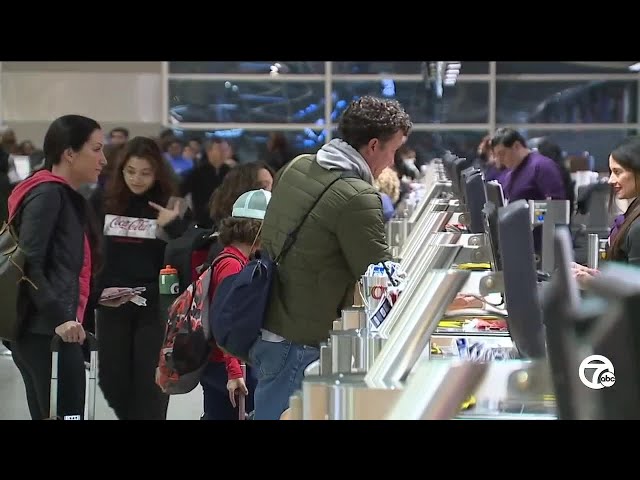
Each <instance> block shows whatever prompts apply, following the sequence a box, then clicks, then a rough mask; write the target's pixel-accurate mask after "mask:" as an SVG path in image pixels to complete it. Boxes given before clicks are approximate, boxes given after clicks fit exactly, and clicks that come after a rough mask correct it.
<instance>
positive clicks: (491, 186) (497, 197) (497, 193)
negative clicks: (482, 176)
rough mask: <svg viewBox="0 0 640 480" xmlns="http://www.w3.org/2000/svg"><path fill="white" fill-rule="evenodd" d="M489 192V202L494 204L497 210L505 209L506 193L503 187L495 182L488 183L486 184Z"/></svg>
mask: <svg viewBox="0 0 640 480" xmlns="http://www.w3.org/2000/svg"><path fill="white" fill-rule="evenodd" d="M485 189H486V190H487V201H488V202H492V203H493V204H494V205H495V206H496V207H497V208H500V207H504V203H505V202H504V192H503V190H502V185H500V184H499V183H498V182H496V181H495V180H492V181H490V182H487V183H486V184H485Z"/></svg>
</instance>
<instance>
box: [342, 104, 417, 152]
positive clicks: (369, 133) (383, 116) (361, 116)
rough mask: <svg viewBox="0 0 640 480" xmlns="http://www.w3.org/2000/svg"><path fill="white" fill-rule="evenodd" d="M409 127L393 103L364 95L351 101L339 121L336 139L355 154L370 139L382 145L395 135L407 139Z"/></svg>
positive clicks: (396, 105)
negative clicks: (397, 134)
mask: <svg viewBox="0 0 640 480" xmlns="http://www.w3.org/2000/svg"><path fill="white" fill-rule="evenodd" d="M411 127H413V123H411V119H410V118H409V114H407V113H406V112H405V111H404V109H403V108H402V106H401V105H400V103H399V102H398V101H397V100H390V99H386V98H377V97H372V96H367V95H365V96H364V97H360V98H358V99H357V100H354V101H352V102H351V103H350V104H349V106H348V107H347V108H346V109H345V111H344V112H343V113H342V116H341V117H340V122H339V124H338V132H339V136H340V138H341V139H342V140H344V141H345V142H347V143H348V144H349V145H351V146H352V147H353V148H355V149H356V150H358V149H360V148H361V147H363V146H365V145H367V144H368V143H369V140H371V139H372V138H378V139H380V141H381V142H383V143H384V142H386V141H388V140H389V139H391V137H393V136H394V135H395V134H396V133H397V132H399V131H402V132H403V133H404V135H405V136H406V135H409V131H410V130H411Z"/></svg>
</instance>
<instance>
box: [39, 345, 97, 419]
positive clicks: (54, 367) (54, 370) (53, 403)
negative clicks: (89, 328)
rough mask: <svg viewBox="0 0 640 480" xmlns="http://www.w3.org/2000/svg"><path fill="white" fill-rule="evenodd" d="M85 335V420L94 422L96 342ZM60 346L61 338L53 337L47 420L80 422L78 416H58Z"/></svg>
mask: <svg viewBox="0 0 640 480" xmlns="http://www.w3.org/2000/svg"><path fill="white" fill-rule="evenodd" d="M86 333H87V339H86V340H85V342H87V345H88V347H89V351H90V354H91V355H90V361H89V382H88V389H89V399H88V406H89V409H88V414H87V420H95V418H96V386H97V379H98V375H97V372H98V341H97V340H96V337H95V336H93V334H91V333H89V332H86ZM61 346H62V338H60V336H58V335H55V336H54V337H53V340H51V397H50V400H49V420H80V418H81V417H80V416H79V415H69V416H66V417H65V418H60V417H59V416H58V353H59V352H60V347H61Z"/></svg>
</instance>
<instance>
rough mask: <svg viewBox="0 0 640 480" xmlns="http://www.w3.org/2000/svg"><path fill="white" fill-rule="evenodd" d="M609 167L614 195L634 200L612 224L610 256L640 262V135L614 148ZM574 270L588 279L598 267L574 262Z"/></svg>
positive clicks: (580, 277)
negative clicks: (593, 267)
mask: <svg viewBox="0 0 640 480" xmlns="http://www.w3.org/2000/svg"><path fill="white" fill-rule="evenodd" d="M609 170H610V172H611V173H610V176H609V185H611V188H612V192H613V195H614V196H615V197H616V198H617V199H620V200H629V201H631V203H630V205H629V207H628V208H627V210H626V211H625V213H624V214H623V215H620V216H618V217H617V218H616V220H615V221H614V224H613V226H612V228H611V232H610V235H609V248H608V250H607V260H610V261H615V262H623V263H628V264H630V265H636V266H640V221H638V219H640V201H638V197H639V196H640V136H634V137H629V138H627V139H625V140H624V141H623V142H622V143H621V144H620V145H618V146H617V147H616V148H615V149H614V150H613V151H612V152H611V155H610V156H609ZM573 273H574V276H575V277H576V278H577V279H578V281H579V282H585V281H588V280H589V278H590V277H592V276H593V275H596V274H597V273H598V271H597V270H593V269H590V268H587V267H584V266H582V265H578V264H574V265H573Z"/></svg>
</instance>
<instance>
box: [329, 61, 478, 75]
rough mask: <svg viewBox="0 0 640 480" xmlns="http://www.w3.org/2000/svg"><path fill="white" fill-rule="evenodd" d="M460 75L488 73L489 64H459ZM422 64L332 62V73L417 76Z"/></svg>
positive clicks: (462, 62) (420, 71)
mask: <svg viewBox="0 0 640 480" xmlns="http://www.w3.org/2000/svg"><path fill="white" fill-rule="evenodd" d="M459 63H460V64H461V66H460V74H465V73H466V74H470V73H473V74H478V73H489V62H464V61H461V62H459ZM422 64H423V62H333V64H332V68H333V73H338V74H352V75H362V74H376V75H377V74H380V73H390V74H393V73H396V74H413V75H415V74H419V73H422Z"/></svg>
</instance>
